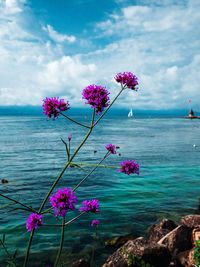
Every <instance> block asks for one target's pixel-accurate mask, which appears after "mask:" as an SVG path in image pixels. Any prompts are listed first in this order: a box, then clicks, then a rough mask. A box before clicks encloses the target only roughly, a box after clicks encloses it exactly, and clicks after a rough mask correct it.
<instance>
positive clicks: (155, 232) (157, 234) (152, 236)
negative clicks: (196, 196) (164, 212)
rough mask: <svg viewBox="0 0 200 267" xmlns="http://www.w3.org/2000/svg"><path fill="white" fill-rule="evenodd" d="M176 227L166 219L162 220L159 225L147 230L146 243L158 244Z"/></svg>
mask: <svg viewBox="0 0 200 267" xmlns="http://www.w3.org/2000/svg"><path fill="white" fill-rule="evenodd" d="M176 227H177V225H176V224H175V223H174V222H173V221H171V220H167V219H163V220H162V221H161V222H160V223H159V224H154V225H152V226H151V227H150V229H149V234H148V241H149V242H158V241H159V240H160V239H161V238H162V237H164V236H165V235H166V234H168V233H169V232H171V231H172V230H173V229H174V228H176Z"/></svg>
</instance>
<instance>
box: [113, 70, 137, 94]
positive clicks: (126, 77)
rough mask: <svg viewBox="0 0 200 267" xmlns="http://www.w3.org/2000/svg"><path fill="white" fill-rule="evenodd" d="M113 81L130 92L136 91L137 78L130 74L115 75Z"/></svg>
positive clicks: (127, 72)
mask: <svg viewBox="0 0 200 267" xmlns="http://www.w3.org/2000/svg"><path fill="white" fill-rule="evenodd" d="M115 80H116V82H118V83H121V84H122V85H125V86H127V87H128V88H130V89H132V90H137V89H136V86H137V85H138V78H137V77H136V76H135V75H134V74H133V73H132V72H129V71H126V72H120V73H117V75H116V76H115Z"/></svg>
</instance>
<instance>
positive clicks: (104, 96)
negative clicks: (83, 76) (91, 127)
mask: <svg viewBox="0 0 200 267" xmlns="http://www.w3.org/2000/svg"><path fill="white" fill-rule="evenodd" d="M108 95H109V92H108V91H107V89H106V88H105V87H102V86H101V85H94V84H93V85H88V86H87V87H86V88H85V89H83V92H82V96H83V99H86V100H87V102H86V104H89V105H91V106H92V108H95V109H96V114H100V113H101V112H102V111H103V110H104V108H105V107H107V106H108V104H109V97H108Z"/></svg>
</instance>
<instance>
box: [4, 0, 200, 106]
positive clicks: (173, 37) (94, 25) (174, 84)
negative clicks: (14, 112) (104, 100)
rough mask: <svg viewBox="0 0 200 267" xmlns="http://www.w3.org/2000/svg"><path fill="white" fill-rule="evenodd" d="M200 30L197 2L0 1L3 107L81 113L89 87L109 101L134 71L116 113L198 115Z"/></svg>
mask: <svg viewBox="0 0 200 267" xmlns="http://www.w3.org/2000/svg"><path fill="white" fill-rule="evenodd" d="M199 25H200V1H199V0H59V1H58V0H0V106H9V105H41V104H42V100H43V99H44V98H45V97H51V96H60V97H63V98H65V99H66V100H68V101H69V102H70V103H71V106H81V105H83V104H84V102H83V100H82V96H81V92H82V90H83V88H84V87H86V86H87V85H89V84H98V85H103V86H106V87H107V89H108V90H109V91H110V98H111V99H112V98H114V96H115V95H116V94H117V92H118V91H119V89H120V88H119V86H118V85H117V84H116V82H115V81H114V78H113V77H114V76H115V75H116V73H117V72H123V71H131V72H133V73H134V74H135V75H136V76H137V77H138V79H139V90H138V92H134V91H131V90H127V91H125V92H124V93H123V95H122V96H121V97H120V99H119V100H118V102H117V104H116V106H118V107H121V106H122V107H130V108H137V109H173V108H177V109H179V108H180V109H181V108H189V107H190V106H192V107H193V108H195V109H197V110H200V27H199ZM189 102H191V103H189Z"/></svg>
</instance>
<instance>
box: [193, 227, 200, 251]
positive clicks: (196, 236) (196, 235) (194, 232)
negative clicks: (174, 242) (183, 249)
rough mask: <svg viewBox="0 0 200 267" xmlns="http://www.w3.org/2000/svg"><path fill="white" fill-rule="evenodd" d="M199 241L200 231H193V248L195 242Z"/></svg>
mask: <svg viewBox="0 0 200 267" xmlns="http://www.w3.org/2000/svg"><path fill="white" fill-rule="evenodd" d="M199 240H200V229H194V230H193V231H192V244H193V247H195V246H196V241H199Z"/></svg>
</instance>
